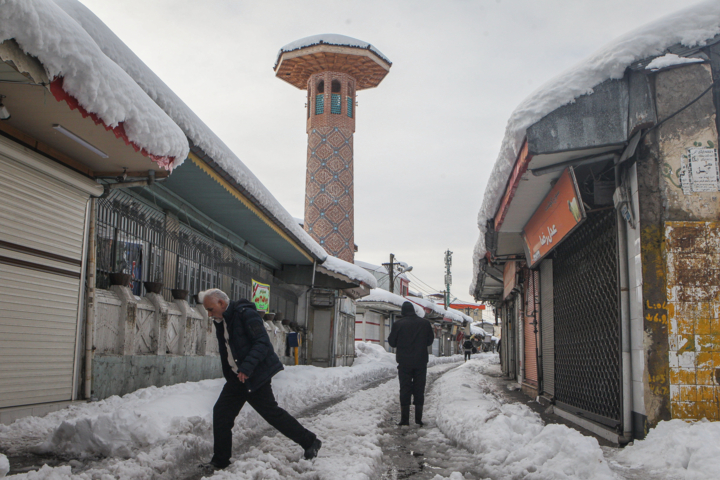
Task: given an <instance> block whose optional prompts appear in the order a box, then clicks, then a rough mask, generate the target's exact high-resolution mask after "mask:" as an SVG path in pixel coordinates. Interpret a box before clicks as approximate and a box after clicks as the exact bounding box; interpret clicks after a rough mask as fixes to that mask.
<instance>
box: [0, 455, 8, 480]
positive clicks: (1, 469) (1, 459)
mask: <svg viewBox="0 0 720 480" xmlns="http://www.w3.org/2000/svg"><path fill="white" fill-rule="evenodd" d="M9 471H10V462H8V459H7V457H6V456H5V455H3V454H2V453H0V478H2V477H4V476H5V475H7V473H8V472H9Z"/></svg>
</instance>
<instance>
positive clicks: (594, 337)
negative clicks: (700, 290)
mask: <svg viewBox="0 0 720 480" xmlns="http://www.w3.org/2000/svg"><path fill="white" fill-rule="evenodd" d="M617 278H618V266H617V227H616V220H615V210H614V209H608V210H603V211H599V212H595V213H589V214H588V219H587V221H586V222H585V223H584V224H583V225H581V226H580V227H579V228H578V230H576V231H575V232H574V233H573V234H572V235H571V236H570V237H569V238H568V239H567V240H565V241H564V242H563V243H562V244H560V245H559V246H558V248H557V251H556V255H555V260H554V262H553V287H554V292H553V302H554V320H555V332H554V333H555V398H556V401H557V402H559V403H560V404H561V406H566V407H570V409H571V410H574V411H575V413H578V414H581V415H583V416H585V417H586V418H589V419H591V420H594V421H596V422H600V423H603V424H605V425H608V426H611V427H616V426H617V425H618V424H619V422H620V421H621V405H622V400H621V396H622V384H621V366H620V356H621V354H620V315H619V312H620V308H619V298H618V285H617Z"/></svg>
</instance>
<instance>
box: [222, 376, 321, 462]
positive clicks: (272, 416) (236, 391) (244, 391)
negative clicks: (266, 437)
mask: <svg viewBox="0 0 720 480" xmlns="http://www.w3.org/2000/svg"><path fill="white" fill-rule="evenodd" d="M245 402H248V403H249V404H250V405H251V406H252V407H253V408H254V409H255V411H256V412H257V413H259V414H260V416H261V417H262V418H264V419H265V421H266V422H268V423H269V424H270V425H272V426H273V427H275V428H276V429H277V430H278V431H279V432H280V433H282V434H283V435H285V436H286V437H288V438H289V439H290V440H292V441H293V442H295V443H297V444H299V445H300V446H301V447H302V448H303V450H306V449H308V448H309V447H310V446H311V445H312V443H313V442H314V441H315V434H314V433H312V432H311V431H310V430H308V429H306V428H305V427H303V426H302V425H300V423H299V422H298V421H297V420H295V418H294V417H293V416H292V415H290V414H289V413H288V412H286V411H285V410H283V409H282V408H280V407H279V406H278V404H277V402H276V401H275V395H273V391H272V386H271V384H270V382H269V381H268V382H267V383H265V384H264V385H262V386H261V387H260V388H258V389H257V390H255V391H253V392H248V387H247V385H245V384H244V383H241V382H240V380H238V379H237V378H234V379H233V380H229V381H228V382H227V383H226V384H225V386H224V387H223V389H222V392H220V397H219V398H218V400H217V402H216V403H215V407H214V408H213V435H214V437H215V454H214V455H213V458H212V463H214V464H215V465H218V466H220V467H223V468H224V467H225V466H227V465H228V464H229V463H230V456H231V454H232V428H233V425H235V418H236V417H237V416H238V414H239V413H240V410H241V409H242V407H243V405H245Z"/></svg>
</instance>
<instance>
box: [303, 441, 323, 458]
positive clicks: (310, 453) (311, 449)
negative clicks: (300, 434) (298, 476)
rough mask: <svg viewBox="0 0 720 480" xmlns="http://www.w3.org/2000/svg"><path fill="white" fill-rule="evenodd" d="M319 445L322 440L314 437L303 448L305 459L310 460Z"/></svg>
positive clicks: (318, 448) (315, 453) (314, 455)
mask: <svg viewBox="0 0 720 480" xmlns="http://www.w3.org/2000/svg"><path fill="white" fill-rule="evenodd" d="M320 447H322V442H321V441H320V439H319V438H316V439H315V441H314V442H313V443H312V445H310V446H309V447H308V448H306V449H305V460H312V459H313V458H315V457H317V454H318V451H319V450H320Z"/></svg>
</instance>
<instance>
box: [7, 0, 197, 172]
mask: <svg viewBox="0 0 720 480" xmlns="http://www.w3.org/2000/svg"><path fill="white" fill-rule="evenodd" d="M11 38H14V39H15V41H16V42H17V43H18V45H20V48H22V49H23V51H24V52H25V53H28V54H30V55H33V56H35V57H37V58H38V60H40V62H41V63H42V64H43V65H44V67H45V69H46V71H47V74H48V77H49V78H50V79H51V80H53V79H55V78H58V77H62V78H63V83H62V87H63V90H64V91H65V92H67V93H68V94H70V95H72V96H73V97H74V98H75V99H76V100H77V101H78V103H79V104H80V105H81V106H82V107H83V108H84V109H85V110H87V111H88V112H90V113H93V114H95V115H97V116H98V117H99V118H100V119H101V120H102V121H103V122H104V123H105V125H107V126H110V127H116V126H118V125H120V124H122V126H123V128H124V130H125V133H126V134H127V137H128V139H129V140H130V141H131V142H132V143H134V144H135V145H137V146H139V147H141V148H143V149H145V150H146V151H147V152H148V153H149V154H151V155H155V156H157V157H174V159H175V161H174V162H173V163H172V164H171V166H172V167H176V166H178V165H179V164H181V163H182V162H183V160H185V158H186V157H187V154H188V151H189V146H188V141H187V138H185V135H184V134H183V132H182V131H181V130H180V128H179V127H178V126H177V125H176V124H175V122H173V120H172V119H170V118H169V117H168V115H166V114H165V112H163V111H162V109H160V108H159V107H158V106H157V105H156V104H155V102H153V100H152V99H151V98H150V97H148V95H147V94H146V93H145V92H144V91H143V90H142V89H141V88H140V87H139V86H138V85H137V83H135V81H134V80H133V79H132V78H130V76H129V75H128V74H127V73H125V71H123V69H122V68H121V67H120V66H118V65H117V64H116V63H115V62H114V61H113V60H112V59H110V58H108V57H107V56H106V55H105V54H104V53H103V52H102V50H101V49H100V47H99V46H98V45H97V44H96V43H95V41H93V39H92V38H91V37H90V36H89V35H88V34H87V32H85V31H84V30H83V29H82V28H81V27H80V25H78V24H77V22H76V21H75V20H73V19H72V18H71V17H70V16H69V15H67V14H66V13H65V12H64V11H63V10H61V9H60V8H58V6H57V5H56V4H55V3H53V2H52V1H51V0H8V1H6V2H3V6H2V9H1V11H0V40H2V41H5V40H8V39H11Z"/></svg>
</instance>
